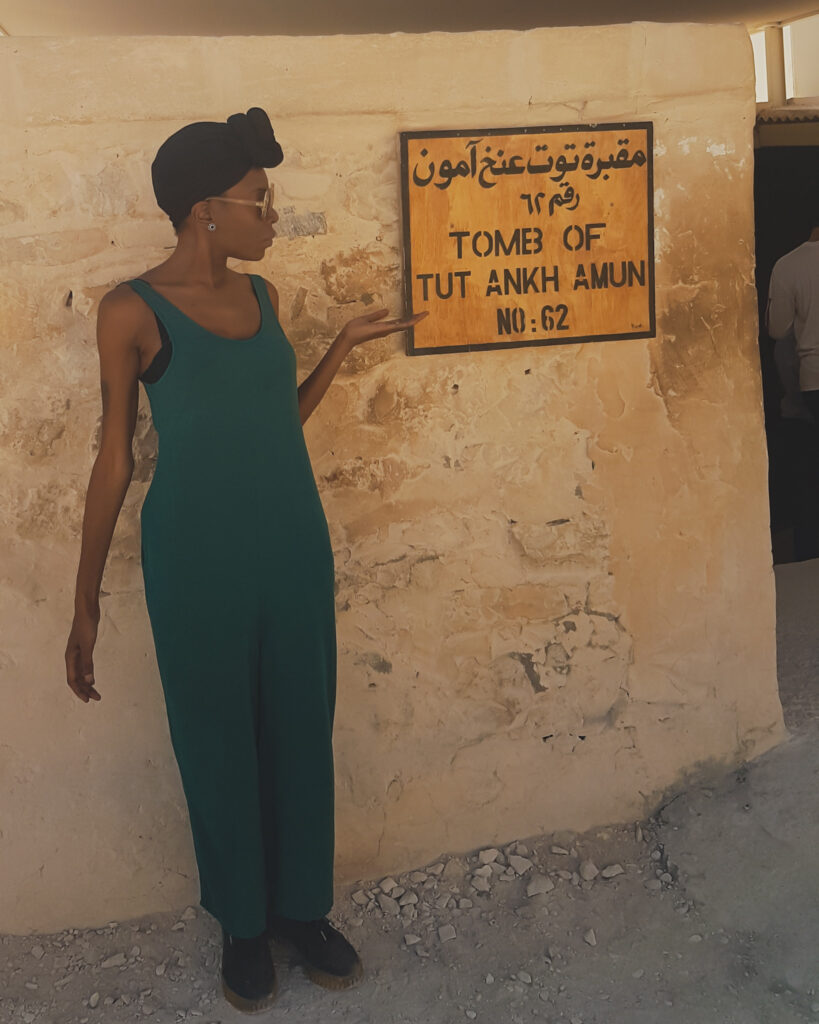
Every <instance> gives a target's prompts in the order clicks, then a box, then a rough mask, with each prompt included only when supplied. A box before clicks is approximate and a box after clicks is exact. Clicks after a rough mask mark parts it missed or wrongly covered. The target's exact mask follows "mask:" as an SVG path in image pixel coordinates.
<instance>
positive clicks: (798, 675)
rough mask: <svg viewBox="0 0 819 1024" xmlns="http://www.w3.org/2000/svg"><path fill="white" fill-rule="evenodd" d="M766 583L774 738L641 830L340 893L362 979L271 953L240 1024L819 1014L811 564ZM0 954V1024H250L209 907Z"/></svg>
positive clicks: (818, 730)
mask: <svg viewBox="0 0 819 1024" xmlns="http://www.w3.org/2000/svg"><path fill="white" fill-rule="evenodd" d="M776 576H777V605H778V620H779V624H778V642H779V678H780V692H781V694H782V700H783V707H784V708H785V720H786V724H787V726H788V728H789V730H791V735H790V738H789V739H788V740H787V741H786V742H785V743H783V744H781V745H780V746H779V747H777V748H776V749H775V750H771V751H769V752H768V753H767V754H765V755H764V756H763V757H761V758H759V759H757V760H756V761H754V762H752V763H750V764H749V765H745V766H742V768H741V769H740V770H737V771H732V772H730V773H727V774H726V775H725V776H724V777H723V778H721V779H719V780H717V781H716V782H713V783H711V784H709V785H708V786H700V787H695V788H693V789H691V790H689V791H687V792H686V793H684V794H683V795H681V796H678V797H677V798H675V799H674V800H673V801H671V802H670V803H669V804H667V805H666V806H665V807H663V808H661V809H660V810H659V811H658V812H657V814H656V815H655V817H653V818H651V819H649V820H647V821H644V822H639V823H638V822H634V823H629V824H628V825H624V826H622V827H617V828H608V829H600V830H595V831H593V832H590V833H586V834H583V835H580V834H572V833H568V834H567V833H561V834H556V835H548V836H534V837H520V838H519V839H510V842H509V843H508V844H506V845H504V846H503V847H502V848H499V849H498V851H497V854H496V855H495V854H494V853H493V852H484V855H483V857H481V856H480V854H481V851H479V850H475V851H473V852H472V853H470V854H469V855H461V856H454V855H453V856H450V855H446V856H442V857H441V858H439V860H438V861H437V862H436V863H433V864H429V865H423V866H422V865H419V866H418V868H417V869H416V870H415V871H414V872H408V873H407V874H406V875H401V876H396V877H394V878H392V879H388V880H387V879H367V880H362V881H360V882H358V883H356V884H355V885H352V886H344V887H339V888H338V889H337V892H336V902H335V906H334V908H333V912H332V913H331V914H330V919H331V921H332V922H333V923H334V924H336V926H337V927H339V928H340V929H341V930H342V931H343V932H344V933H345V934H346V935H347V936H348V937H349V938H350V940H351V941H352V942H353V943H354V945H355V946H356V948H357V949H358V950H359V952H360V954H361V957H362V960H363V962H364V967H365V976H364V978H363V980H362V981H361V983H360V984H359V985H358V986H357V987H355V988H353V989H350V990H348V991H346V992H340V993H338V992H328V991H326V990H324V989H321V988H318V987H317V986H315V985H313V984H312V983H311V982H310V981H308V979H307V978H306V976H305V974H304V972H303V969H302V968H301V967H299V966H297V965H293V964H290V963H289V962H288V961H287V959H282V958H281V957H278V956H277V957H276V965H277V974H278V977H279V986H280V993H279V997H278V999H277V1001H276V1003H275V1004H274V1005H273V1006H272V1007H271V1008H270V1009H269V1010H267V1011H265V1012H263V1013H261V1014H257V1015H254V1017H253V1019H256V1020H259V1021H268V1020H269V1021H279V1020H293V1021H300V1022H304V1024H320V1022H321V1024H325V1022H327V1021H336V1020H337V1021H346V1022H350V1024H359V1022H362V1024H364V1022H367V1024H369V1022H373V1024H376V1022H377V1024H399V1022H423V1024H443V1022H447V1024H450V1022H461V1021H469V1020H476V1021H484V1022H486V1024H518V1022H525V1021H542V1022H547V1024H558V1022H560V1024H660V1022H662V1024H791V1022H798V1021H800V1022H801V1021H815V1022H819V885H817V878H819V814H817V811H819V684H818V683H817V669H819V642H817V640H818V639H819V625H817V624H818V623H819V560H816V561H813V562H803V563H795V564H790V565H783V566H778V567H777V569H776ZM559 850H562V851H563V852H557V851H559ZM484 861H486V862H487V863H483V862H484ZM618 869H622V870H618ZM475 871H478V872H479V873H478V874H477V875H476V874H474V872H475ZM473 883H476V884H477V885H478V886H479V888H478V889H476V888H475V885H474V884H473ZM536 889H543V890H547V891H544V892H535V891H534V890H536ZM385 890H386V891H385ZM482 890H486V891H482ZM354 897H355V898H354ZM402 901H403V906H402V905H401V904H402ZM447 926H449V927H447ZM440 929H444V931H443V932H441V931H440ZM453 932H454V935H453V934H452V933H453ZM450 936H451V937H450ZM0 943H1V944H0V981H1V982H2V987H1V988H0V1022H2V1024H17V1022H20V1021H22V1022H25V1024H32V1022H35V1021H36V1022H47V1024H94V1022H97V1021H99V1022H105V1024H109V1022H110V1024H119V1022H125V1021H134V1020H145V1019H150V1020H152V1021H155V1022H162V1024H165V1022H169V1024H171V1022H172V1024H176V1022H179V1021H197V1022H202V1024H230V1022H233V1021H239V1020H247V1019H251V1018H249V1017H248V1015H245V1014H242V1013H239V1012H238V1011H236V1010H234V1009H233V1008H232V1007H230V1006H229V1005H228V1004H227V1003H226V1002H225V1001H224V999H223V998H222V995H221V991H220V985H219V966H220V959H221V932H220V929H219V925H218V923H217V922H216V921H215V920H214V919H213V918H212V917H210V916H209V915H208V914H206V913H205V912H204V911H203V910H201V908H193V907H191V908H187V909H186V910H184V911H182V912H180V913H174V914H161V915H153V916H151V917H146V918H141V919H139V920H135V921H127V922H118V923H117V922H112V923H111V924H110V925H109V926H107V927H105V928H98V929H80V930H77V929H70V930H68V931H64V932H60V933H58V934H54V935H29V936H10V935H7V936H3V937H2V939H0Z"/></svg>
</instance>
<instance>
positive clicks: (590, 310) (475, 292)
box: [400, 121, 655, 355]
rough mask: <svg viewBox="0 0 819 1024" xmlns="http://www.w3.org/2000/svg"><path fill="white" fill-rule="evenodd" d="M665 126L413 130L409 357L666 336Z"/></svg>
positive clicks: (407, 148)
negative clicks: (659, 146)
mask: <svg viewBox="0 0 819 1024" xmlns="http://www.w3.org/2000/svg"><path fill="white" fill-rule="evenodd" d="M652 127H653V126H652V124H651V122H649V121H644V122H636V123H628V124H607V125H592V126H590V125H561V126H559V127H526V128H489V129H486V130H478V131H471V130H458V131H408V132H401V133H400V138H401V176H402V182H401V184H402V193H403V205H404V281H405V288H406V312H407V315H411V314H412V313H413V312H419V311H421V310H423V309H428V310H429V313H430V315H429V316H428V317H426V318H425V319H424V320H423V321H422V322H421V323H419V324H417V325H416V326H415V327H414V328H411V329H410V330H409V331H408V339H409V340H408V348H407V351H408V354H409V355H420V354H424V353H434V352H460V351H465V350H470V349H484V348H519V347H520V346H522V345H559V344H567V343H569V342H582V341H604V340H611V339H615V338H649V337H653V335H654V332H655V318H654V209H653V185H652V178H653V174H652V168H653V164H652V155H653V134H652Z"/></svg>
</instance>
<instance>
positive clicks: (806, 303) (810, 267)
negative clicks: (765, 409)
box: [766, 197, 819, 561]
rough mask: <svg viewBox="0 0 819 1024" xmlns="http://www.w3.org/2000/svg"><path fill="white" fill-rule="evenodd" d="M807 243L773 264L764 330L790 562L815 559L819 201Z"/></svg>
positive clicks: (818, 543) (818, 535)
mask: <svg viewBox="0 0 819 1024" xmlns="http://www.w3.org/2000/svg"><path fill="white" fill-rule="evenodd" d="M811 223H812V230H811V233H810V236H809V237H808V239H807V241H805V242H803V243H802V244H801V245H799V246H797V247H796V248H795V249H793V250H791V251H790V252H788V253H785V255H784V256H782V257H780V259H778V260H777V262H776V263H775V264H774V268H773V271H772V273H771V281H770V286H769V288H768V310H767V317H766V319H767V329H768V334H769V335H770V336H771V337H772V338H774V339H775V342H776V344H775V347H774V359H775V360H776V367H777V370H778V372H779V377H780V381H781V383H782V389H783V392H784V394H783V398H782V402H781V415H782V422H783V431H784V433H785V437H786V439H787V442H788V447H789V454H790V456H791V459H790V460H789V461H790V465H791V467H792V473H793V478H792V479H793V489H792V492H791V493H792V495H793V524H794V557H795V558H796V560H797V561H802V560H804V559H807V558H817V557H819V197H817V199H816V204H815V208H814V211H813V216H812V217H811Z"/></svg>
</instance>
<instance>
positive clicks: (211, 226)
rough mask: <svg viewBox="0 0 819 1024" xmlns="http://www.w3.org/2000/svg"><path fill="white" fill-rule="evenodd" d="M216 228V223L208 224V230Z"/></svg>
mask: <svg viewBox="0 0 819 1024" xmlns="http://www.w3.org/2000/svg"><path fill="white" fill-rule="evenodd" d="M215 230H216V225H215V224H208V231H215Z"/></svg>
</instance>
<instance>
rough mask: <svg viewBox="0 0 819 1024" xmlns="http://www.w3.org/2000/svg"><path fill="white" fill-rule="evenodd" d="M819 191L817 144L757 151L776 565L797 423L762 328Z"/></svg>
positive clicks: (788, 515) (789, 515)
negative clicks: (787, 413) (779, 273)
mask: <svg viewBox="0 0 819 1024" xmlns="http://www.w3.org/2000/svg"><path fill="white" fill-rule="evenodd" d="M818 188H819V146H765V147H762V148H760V149H757V150H756V151H755V168H754V207H755V219H756V289H757V299H758V302H759V354H760V361H761V364H762V396H763V402H764V406H765V433H766V436H767V440H768V467H769V468H768V493H769V497H770V505H771V547H772V549H773V560H774V563H776V564H779V563H782V562H793V561H795V560H796V554H795V552H794V542H793V527H794V514H795V503H796V501H797V500H798V499H797V498H796V496H795V495H796V493H797V492H796V486H797V475H798V474H799V472H800V469H799V467H800V464H803V460H800V455H799V450H798V449H799V445H800V444H801V443H802V442H801V440H800V438H801V437H802V435H801V434H800V432H799V429H798V428H799V426H800V424H796V423H795V421H793V420H789V419H787V418H785V417H783V416H782V414H781V409H780V402H781V400H782V396H783V390H782V386H781V384H780V380H779V374H778V373H777V368H776V363H775V362H774V342H773V340H772V339H771V338H770V337H769V336H768V333H767V331H766V330H765V310H766V308H767V305H768V284H769V282H770V278H771V271H772V270H773V266H774V263H776V261H777V260H778V259H779V257H780V256H784V255H785V253H786V252H789V251H790V250H791V249H795V248H796V246H797V245H801V244H802V242H805V241H807V238H808V235H809V234H810V232H811V229H812V228H813V227H814V225H813V224H811V223H809V220H810V212H811V211H813V209H815V199H813V200H812V201H811V197H812V196H815V194H816V190H817V189H818Z"/></svg>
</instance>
